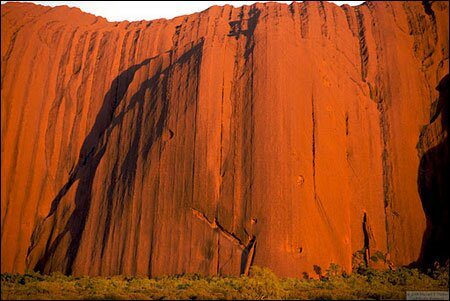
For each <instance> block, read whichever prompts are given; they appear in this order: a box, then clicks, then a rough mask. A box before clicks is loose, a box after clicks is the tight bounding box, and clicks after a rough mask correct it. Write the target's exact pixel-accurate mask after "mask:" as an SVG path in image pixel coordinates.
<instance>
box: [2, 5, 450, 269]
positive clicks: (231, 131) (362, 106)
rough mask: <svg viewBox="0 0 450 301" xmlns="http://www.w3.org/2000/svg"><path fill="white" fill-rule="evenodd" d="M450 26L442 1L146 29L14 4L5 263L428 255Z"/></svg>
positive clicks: (220, 16)
mask: <svg viewBox="0 0 450 301" xmlns="http://www.w3.org/2000/svg"><path fill="white" fill-rule="evenodd" d="M430 2H431V1H430ZM448 25H449V22H448V2H438V1H432V3H429V2H426V1H425V2H424V3H422V2H419V1H418V2H371V3H365V4H363V5H360V6H356V7H350V6H342V7H339V6H336V5H334V4H330V3H327V2H304V3H293V4H291V5H285V4H276V3H266V4H255V5H252V6H243V7H242V8H233V7H232V6H229V5H226V6H223V7H219V6H213V7H211V8H210V9H208V10H206V11H203V12H201V13H196V14H193V15H189V16H181V17H177V18H174V19H172V20H165V19H160V20H153V21H142V22H131V23H130V22H126V21H125V22H116V23H109V22H107V21H106V20H105V19H103V18H100V17H95V16H93V15H90V14H86V13H83V12H81V11H80V10H78V9H73V8H68V7H56V8H50V7H45V6H37V5H34V4H25V3H7V4H4V5H2V6H1V55H2V59H1V60H2V61H1V68H2V70H1V135H2V140H1V162H2V165H1V187H2V189H1V271H2V272H16V271H17V272H23V271H24V270H25V269H27V268H28V269H38V270H41V271H43V272H46V273H48V272H51V271H61V272H64V273H73V274H76V275H81V274H88V275H113V274H139V275H151V276H156V275H161V274H172V273H183V272H200V273H206V274H217V273H220V274H239V273H240V272H242V271H244V270H245V268H246V266H247V268H248V266H249V265H250V264H254V265H259V266H267V267H269V268H271V269H272V270H274V271H275V273H276V274H278V275H280V276H297V277H299V276H301V275H302V272H308V273H310V274H313V265H319V266H321V267H322V268H323V269H325V268H327V267H328V266H329V264H330V263H332V262H333V263H336V264H339V265H341V266H342V267H344V268H345V269H346V270H347V271H348V270H350V269H351V262H352V254H353V253H354V252H356V251H358V250H361V249H365V250H367V253H368V254H369V255H370V254H375V252H377V251H380V252H382V253H384V254H389V256H390V258H391V260H393V262H394V263H395V264H397V265H402V264H410V263H412V262H415V261H417V260H420V257H421V251H422V249H423V246H422V244H423V242H424V241H425V240H426V239H424V233H425V230H426V216H425V214H424V209H423V206H422V202H421V198H420V195H419V189H418V168H419V163H420V160H421V157H422V156H424V155H425V153H426V152H427V151H428V150H430V149H432V148H433V147H436V146H437V145H440V143H443V142H442V141H444V139H445V137H446V136H445V134H442V128H441V120H440V119H441V117H438V118H437V119H436V120H434V121H433V122H431V121H430V114H431V115H432V114H434V113H435V112H434V111H433V110H435V108H436V99H437V98H438V91H436V90H435V87H436V86H437V84H438V83H439V81H440V80H441V78H443V77H444V75H445V74H447V73H448V70H449V61H448V58H449V56H448V53H449V52H448V45H449V42H448V36H449V35H448ZM447 107H448V106H447ZM447 141H448V140H447ZM447 151H448V148H447ZM434 166H436V165H434ZM437 166H438V165H437ZM447 175H448V173H447ZM447 185H448V183H447ZM447 191H448V190H447ZM447 204H448V200H447ZM446 208H447V209H445V210H447V218H448V205H447V207H446ZM447 225H448V219H447ZM447 229H448V227H447ZM446 246H447V249H448V242H447V245H446ZM447 255H448V251H447Z"/></svg>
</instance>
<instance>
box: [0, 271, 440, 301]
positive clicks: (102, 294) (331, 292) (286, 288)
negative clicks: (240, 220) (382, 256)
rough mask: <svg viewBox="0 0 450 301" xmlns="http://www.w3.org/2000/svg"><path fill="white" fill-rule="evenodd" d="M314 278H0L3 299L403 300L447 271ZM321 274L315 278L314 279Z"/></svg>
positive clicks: (436, 285)
mask: <svg viewBox="0 0 450 301" xmlns="http://www.w3.org/2000/svg"><path fill="white" fill-rule="evenodd" d="M315 270H316V272H317V273H318V275H316V277H315V278H318V279H312V278H310V277H309V275H307V274H306V273H305V274H304V275H303V278H301V279H292V278H278V277H277V276H275V274H273V272H272V271H270V270H269V269H267V268H259V267H252V268H251V273H250V276H248V277H247V276H242V277H231V276H220V277H219V276H202V275H199V274H185V275H175V276H164V277H159V278H154V279H149V278H145V277H126V276H115V277H72V276H65V275H62V274H60V273H53V274H51V275H41V274H39V273H35V272H27V273H25V274H23V275H21V274H8V273H7V274H2V275H1V298H2V299H3V300H6V299H47V300H49V299H89V300H105V299H109V300H121V299H150V300H151V299H191V300H195V299H198V300H201V299H255V300H260V299H315V300H317V299H319V300H330V299H335V300H336V299H341V300H344V299H347V300H352V299H379V300H381V299H405V296H406V291H448V267H442V268H439V269H435V270H434V271H429V273H422V272H419V270H417V269H407V268H399V269H397V270H395V271H393V270H384V271H380V270H375V269H371V268H365V269H362V268H360V269H359V270H355V271H354V273H352V274H351V275H348V274H346V273H343V272H342V271H341V268H340V267H339V266H338V265H335V264H332V265H330V267H329V268H328V269H325V270H322V269H320V267H316V268H315ZM317 276H319V277H317Z"/></svg>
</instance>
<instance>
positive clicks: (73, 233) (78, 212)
mask: <svg viewBox="0 0 450 301" xmlns="http://www.w3.org/2000/svg"><path fill="white" fill-rule="evenodd" d="M203 42H204V41H203V40H202V41H201V42H199V43H198V44H196V45H194V46H193V47H192V48H191V49H190V50H188V51H187V52H185V53H184V54H182V55H181V56H180V57H179V58H178V59H177V60H176V61H175V62H173V63H172V64H171V65H169V67H167V68H165V69H164V70H158V71H157V72H156V73H155V75H154V76H152V77H151V78H149V79H148V80H146V81H144V82H143V83H142V84H141V85H140V87H139V90H138V91H137V92H136V93H135V94H134V95H133V96H132V97H131V98H130V103H129V104H128V105H127V106H124V109H123V111H122V112H119V113H118V114H116V109H117V107H118V106H119V104H120V103H121V102H122V101H123V100H124V97H125V95H126V92H127V90H128V87H129V86H130V84H131V82H132V81H133V78H134V75H135V74H136V72H137V71H138V70H139V69H141V68H142V67H144V66H147V65H149V64H150V62H151V61H153V60H154V59H156V58H158V56H156V57H152V58H148V59H146V60H144V61H142V62H141V63H140V64H137V65H133V66H131V67H130V68H128V69H127V70H125V71H124V72H122V73H121V74H120V75H119V76H118V77H116V78H115V79H114V80H113V82H112V83H111V87H110V89H109V90H108V92H107V93H106V95H105V97H104V99H103V105H102V107H101V109H100V110H99V113H98V114H97V116H96V120H95V122H94V125H93V127H92V129H91V131H90V132H89V134H88V135H87V137H86V138H85V140H84V142H83V145H82V147H81V150H80V154H79V159H78V162H77V164H76V167H75V168H74V170H73V172H72V173H71V175H70V177H69V180H68V181H67V183H66V184H65V185H64V186H63V187H62V189H61V190H60V191H59V193H58V194H57V196H56V197H55V199H54V200H53V202H52V205H51V209H50V212H49V214H48V215H47V218H48V217H50V216H52V215H54V214H55V213H56V210H57V208H58V205H59V203H60V201H61V199H62V198H63V197H64V196H65V195H66V193H67V192H68V191H69V189H70V188H71V186H72V185H73V184H74V183H75V181H79V183H78V187H77V189H76V194H75V209H74V211H73V212H72V214H71V216H70V217H69V220H68V222H67V224H66V226H65V228H64V230H63V231H62V232H61V233H59V234H58V236H57V237H56V238H55V240H54V241H53V243H51V244H50V240H51V236H50V237H49V240H48V241H47V246H46V249H45V253H44V255H43V256H41V258H40V259H39V261H38V262H37V264H36V265H35V266H34V267H30V268H33V269H34V270H36V271H41V272H44V271H45V268H46V265H47V264H48V263H49V261H50V259H51V258H52V256H53V255H54V254H55V252H56V250H57V248H58V246H59V244H60V243H61V240H62V239H63V238H64V236H66V235H67V234H68V233H69V236H70V238H71V241H70V245H69V247H68V249H67V254H66V260H67V263H65V264H64V268H65V271H63V272H64V273H66V274H72V271H73V263H74V261H75V258H76V255H77V253H78V249H79V247H80V240H81V235H82V233H83V230H84V227H85V223H86V219H87V216H88V212H89V208H90V205H91V197H92V186H93V182H94V177H95V174H96V171H97V168H98V166H99V164H100V162H101V159H102V157H103V155H104V154H105V151H106V149H107V145H108V142H109V137H110V135H111V133H112V131H113V130H114V128H115V127H116V126H118V125H120V124H122V122H123V119H124V117H125V116H126V114H127V113H128V112H130V111H131V110H133V109H134V108H135V107H136V106H139V107H138V110H139V111H138V119H139V118H142V114H143V103H144V102H145V101H146V100H145V99H144V95H145V91H146V90H147V89H153V90H154V89H155V85H157V84H158V82H159V81H160V82H161V85H162V98H163V104H162V109H161V113H160V115H159V119H158V121H157V122H156V129H155V133H154V134H155V135H152V139H149V140H147V141H145V143H146V144H147V145H144V146H143V149H144V152H145V150H149V149H150V148H151V145H152V144H153V143H154V142H155V141H156V140H157V139H158V138H159V137H160V136H161V134H162V132H163V129H164V126H165V122H166V117H167V110H168V102H169V100H168V99H167V97H166V94H167V93H166V92H167V84H168V78H169V74H170V72H171V70H172V68H173V66H175V65H177V64H184V63H186V62H188V61H189V60H190V59H191V57H195V56H198V58H197V59H199V60H201V55H202V49H203ZM150 101H151V102H152V103H151V104H150V108H151V109H150V110H153V109H155V105H156V94H154V93H151V99H150ZM136 125H137V129H136V130H137V132H134V136H133V137H134V138H133V139H132V146H131V148H130V150H129V152H128V153H127V155H126V157H125V162H124V164H123V165H122V170H121V175H122V176H121V177H122V178H121V179H119V180H120V181H124V185H128V186H127V187H128V188H130V187H131V186H132V185H131V183H132V182H133V179H134V173H135V171H136V168H133V167H132V166H131V165H133V164H134V165H135V164H136V161H137V157H138V153H137V152H138V150H139V147H138V146H139V140H140V139H139V137H140V131H141V126H142V125H141V123H140V120H137V121H136ZM147 155H148V151H147V153H146V154H143V156H144V157H146V156H147ZM127 162H128V163H130V164H129V165H130V166H126V165H127ZM131 162H134V163H133V164H131ZM116 168H117V167H115V169H116ZM124 168H125V170H124ZM115 171H116V172H117V170H115ZM113 173H114V170H113ZM107 193H108V197H109V198H110V199H108V200H106V201H107V202H108V204H107V208H108V210H109V211H108V217H107V220H106V230H105V233H106V232H107V228H108V227H109V226H110V222H111V220H110V218H111V217H110V216H109V215H110V214H111V212H110V211H111V209H112V201H113V190H112V189H109V190H108V192H107ZM124 193H125V192H124ZM44 222H45V221H44ZM38 228H39V227H38ZM104 235H106V234H104ZM104 235H103V237H102V239H103V240H105V239H106V238H105V236H104ZM33 236H35V235H34V234H33ZM36 237H39V235H37V236H36ZM32 249H33V245H32V246H31V247H30V249H29V250H28V254H30V253H31V251H32ZM103 251H104V249H103V250H102V252H103Z"/></svg>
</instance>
